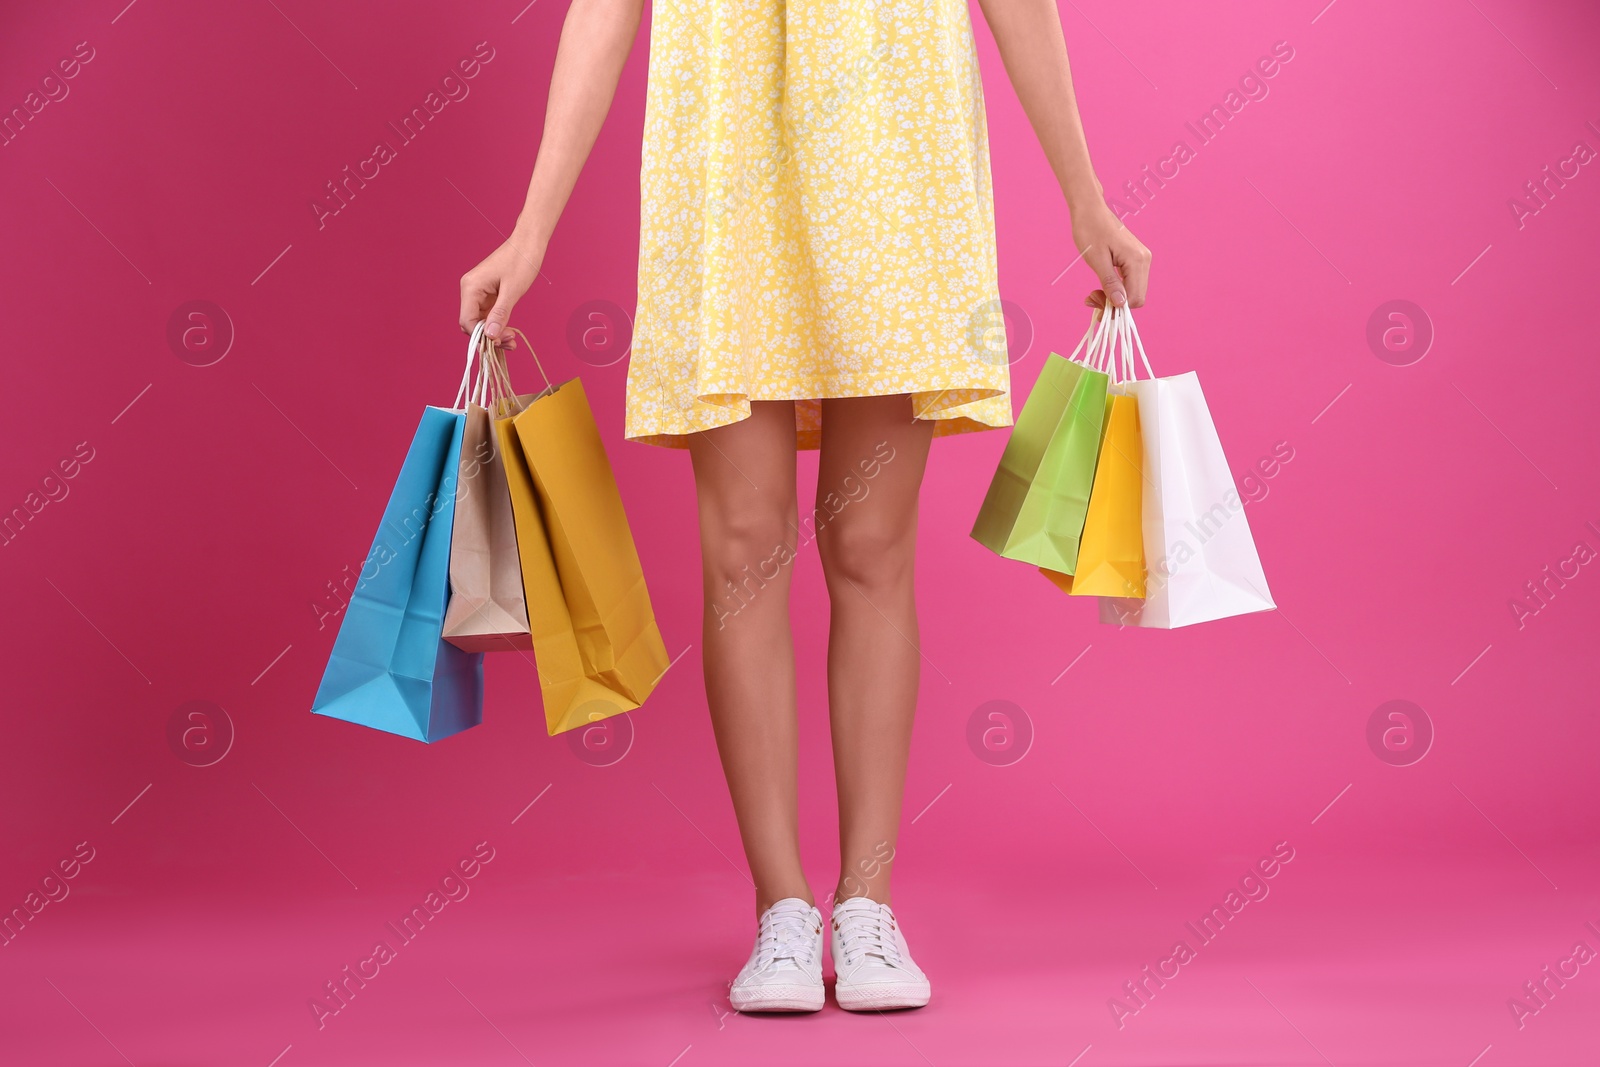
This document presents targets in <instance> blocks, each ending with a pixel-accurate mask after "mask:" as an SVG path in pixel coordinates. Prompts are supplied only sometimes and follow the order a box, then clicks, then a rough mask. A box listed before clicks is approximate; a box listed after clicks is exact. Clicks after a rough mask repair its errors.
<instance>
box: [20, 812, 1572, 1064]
mask: <svg viewBox="0 0 1600 1067" xmlns="http://www.w3.org/2000/svg"><path fill="white" fill-rule="evenodd" d="M1335 810H1337V809H1335ZM1329 817H1331V815H1330V816H1329ZM518 829H520V830H522V831H523V833H522V834H521V835H518V834H517V833H516V832H515V831H513V832H512V833H511V834H508V835H507V836H506V838H505V840H504V842H503V844H502V846H501V847H500V849H498V850H497V856H496V858H497V859H498V858H499V857H500V855H502V854H507V853H511V852H513V851H514V850H517V849H519V848H526V847H528V845H529V843H530V842H531V841H533V840H535V839H536V838H537V836H538V833H537V830H536V829H535V828H532V827H526V826H521V827H519V828H518ZM684 829H685V831H686V834H687V832H688V827H684ZM517 836H522V837H523V840H522V841H521V842H517V841H516V840H515V838H516V837H517ZM696 843H697V842H696V841H694V840H691V839H690V838H689V837H688V836H686V838H685V841H684V846H685V847H686V848H692V847H694V845H695V844H696ZM698 843H699V844H700V845H702V846H704V844H705V843H704V842H698ZM707 847H708V846H707ZM1249 861H1250V858H1247V857H1242V856H1241V857H1238V862H1237V863H1235V864H1233V865H1232V866H1236V867H1238V868H1240V871H1239V872H1238V873H1242V871H1243V868H1244V865H1245V864H1246V863H1248V862H1249ZM504 866H506V867H509V866H510V865H504ZM1542 866H1543V869H1544V870H1545V871H1546V872H1547V873H1549V874H1551V875H1552V876H1555V877H1556V879H1557V881H1558V882H1561V883H1562V885H1561V888H1560V889H1556V888H1553V887H1552V885H1551V884H1550V883H1548V882H1547V881H1545V879H1544V878H1543V877H1542V876H1541V875H1540V874H1539V873H1537V872H1536V871H1535V870H1534V869H1533V868H1532V867H1531V866H1530V865H1529V864H1528V863H1526V862H1524V860H1523V859H1521V858H1519V857H1518V856H1517V854H1516V853H1515V851H1514V850H1513V849H1512V848H1511V847H1509V846H1507V847H1505V848H1504V849H1503V850H1501V851H1498V852H1497V851H1495V850H1493V849H1487V850H1486V854H1485V856H1484V857H1483V860H1482V862H1479V863H1477V864H1474V865H1470V866H1468V865H1461V864H1453V865H1443V864H1440V863H1436V862H1405V861H1400V862H1397V863H1395V864H1394V865H1392V866H1389V867H1387V868H1382V869H1374V868H1371V867H1368V868H1366V869H1358V868H1352V867H1350V866H1347V865H1346V864H1344V863H1343V862H1340V861H1337V860H1334V859H1331V858H1329V857H1327V856H1323V855H1320V854H1319V853H1318V851H1317V843H1316V828H1315V827H1309V826H1308V827H1306V832H1305V833H1304V834H1303V835H1302V843H1301V845H1300V846H1299V847H1298V848H1297V850H1296V856H1295V859H1294V860H1293V861H1292V862H1291V863H1290V864H1288V865H1287V866H1284V867H1283V868H1282V869H1281V870H1280V871H1279V872H1278V874H1277V876H1276V877H1275V878H1273V879H1272V880H1270V881H1269V882H1267V885H1268V886H1269V887H1270V891H1269V893H1268V895H1267V896H1266V897H1265V898H1263V899H1261V900H1258V901H1254V902H1252V903H1249V904H1248V905H1246V906H1245V907H1244V908H1243V910H1242V911H1240V912H1239V914H1238V915H1237V916H1236V917H1235V918H1234V919H1233V920H1232V922H1231V923H1230V924H1229V926H1228V928H1227V929H1226V930H1224V932H1223V933H1222V934H1221V935H1220V936H1219V937H1218V938H1217V939H1216V940H1215V941H1213V942H1212V943H1210V944H1207V945H1204V946H1203V947H1199V948H1198V950H1197V952H1196V953H1195V956H1194V958H1193V959H1191V960H1190V961H1189V962H1188V963H1187V964H1185V965H1183V966H1182V967H1181V968H1180V969H1179V971H1178V974H1177V976H1176V977H1174V978H1172V979H1171V980H1170V981H1168V983H1167V984H1166V986H1165V987H1164V988H1161V989H1160V990H1159V991H1158V992H1157V993H1156V994H1155V995H1154V996H1153V997H1151V998H1149V1000H1148V1001H1147V1003H1146V1004H1145V1005H1144V1006H1143V1007H1142V1008H1140V1010H1139V1011H1137V1013H1135V1014H1132V1015H1129V1016H1126V1017H1125V1018H1124V1019H1123V1023H1124V1025H1123V1026H1122V1027H1121V1028H1119V1027H1118V1025H1117V1024H1116V1022H1115V1021H1114V1016H1113V1014H1112V1012H1111V1010H1110V1009H1109V1007H1108V1006H1107V1002H1108V1000H1109V999H1110V998H1112V997H1115V996H1119V995H1120V996H1122V997H1123V1002H1124V1003H1125V1004H1127V1005H1129V1006H1130V1007H1131V1006H1133V1002H1132V1001H1131V1000H1129V999H1128V998H1127V997H1126V996H1125V995H1124V991H1123V983H1124V982H1127V981H1129V980H1132V979H1137V978H1139V977H1140V970H1141V968H1142V967H1143V966H1144V965H1145V964H1147V963H1148V964H1151V965H1155V964H1156V962H1157V960H1158V959H1159V958H1160V957H1164V956H1167V955H1168V954H1169V952H1170V950H1171V946H1172V943H1173V942H1174V941H1176V940H1178V939H1180V938H1181V939H1184V940H1186V941H1188V942H1189V943H1190V944H1191V946H1192V947H1193V946H1198V945H1200V942H1199V941H1198V940H1197V939H1196V938H1194V937H1193V936H1192V935H1191V933H1190V932H1189V931H1188V930H1187V928H1186V927H1185V923H1186V922H1187V921H1190V920H1196V921H1197V920H1198V918H1199V916H1200V914H1201V913H1202V912H1204V911H1205V910H1206V909H1207V906H1208V905H1209V904H1210V903H1213V902H1214V901H1216V900H1217V899H1219V898H1220V897H1221V896H1222V894H1223V893H1225V892H1226V889H1227V888H1228V886H1229V885H1230V884H1231V883H1232V882H1233V881H1234V880H1235V879H1236V877H1237V874H1235V873H1233V872H1232V868H1231V867H1224V866H1223V865H1221V864H1219V865H1217V866H1216V869H1215V871H1214V872H1209V873H1210V874H1211V875H1212V876H1210V877H1208V876H1206V874H1205V873H1202V872H1190V874H1191V877H1189V878H1187V879H1183V880H1175V881H1171V882H1168V881H1167V880H1166V879H1163V880H1162V883H1161V885H1160V888H1159V889H1154V888H1152V886H1151V885H1150V884H1149V883H1148V882H1146V881H1144V880H1143V878H1142V877H1141V876H1140V875H1139V874H1137V873H1136V872H1135V871H1134V870H1133V869H1131V868H1130V867H1127V866H1123V867H1122V869H1121V870H1117V869H1115V868H1112V867H1107V868H1103V869H1102V870H1101V871H1100V872H1099V873H1098V874H1097V875H1096V876H1095V877H1094V878H1093V879H1092V880H1082V881H1074V880H1072V879H1070V878H1069V879H1063V881H1062V882H1061V883H1060V884H1054V885H1047V884H1039V881H1038V879H1030V880H1028V881H1022V880H1016V879H1012V878H1010V877H1008V876H1007V873H1006V872H1005V871H1003V870H996V871H995V872H994V876H993V877H992V878H988V879H976V880H974V881H973V882H971V883H967V884H962V885H953V884H949V883H941V882H934V881H911V882H910V884H908V885H907V887H906V888H905V889H904V890H903V893H902V895H903V897H904V900H903V901H902V903H901V905H900V913H901V915H902V918H903V921H904V922H905V924H906V926H907V928H908V930H909V932H910V934H911V937H912V939H913V947H914V949H915V950H916V952H917V954H918V956H919V958H920V962H921V963H922V964H923V965H924V967H925V968H926V969H927V970H928V971H929V973H930V976H931V977H932V980H933V983H934V990H935V993H934V1000H933V1003H932V1004H931V1005H930V1006H929V1007H928V1008H926V1009H924V1010H921V1011H917V1012H911V1013H897V1014H881V1013H880V1014H876V1015H867V1016H855V1015H850V1014H847V1013H845V1012H842V1011H840V1010H838V1009H837V1008H835V1007H834V1006H833V1005H832V1003H831V1002H830V1004H829V1006H828V1007H827V1008H826V1009H824V1011H823V1012H822V1013H821V1014H819V1015H815V1016H794V1017H786V1016H761V1017H746V1016H739V1015H735V1014H732V1013H730V1011H729V1009H728V1007H727V1000H726V996H725V983H726V981H727V980H728V979H729V978H730V977H731V975H732V974H733V971H734V970H735V969H736V967H737V965H738V964H739V963H740V962H741V961H742V958H743V956H744V954H745V952H746V951H747V950H748V944H747V938H748V934H749V916H748V915H747V914H746V913H745V910H744V907H745V904H744V900H745V898H744V892H743V886H742V883H741V882H740V881H739V880H737V879H736V878H735V876H734V874H733V872H731V871H729V870H728V869H727V868H726V867H724V868H723V870H722V872H720V873H718V872H715V871H712V872H710V873H708V874H707V875H705V876H703V877H701V878H699V879H696V880H690V879H672V880H664V881H661V882H658V883H651V884H648V885H647V886H645V885H641V883H640V881H639V880H637V879H622V878H618V879H610V880H604V881H601V880H594V879H584V878H577V877H569V878H548V877H547V878H538V877H533V878H524V877H522V876H520V875H519V874H518V872H517V871H516V870H511V869H496V867H495V865H494V864H493V863H491V864H489V865H488V866H486V867H484V868H483V869H482V870H481V872H480V873H479V875H478V877H477V878H476V879H474V880H473V881H472V882H470V883H468V884H469V886H470V892H469V895H468V896H466V897H465V898H464V899H462V900H460V901H458V902H454V903H451V904H448V905H446V906H445V908H444V909H443V911H441V912H440V914H439V915H438V916H437V918H436V919H435V920H434V921H433V922H434V924H433V925H432V926H430V928H429V929H427V930H425V931H424V932H423V934H422V935H420V936H419V937H418V939H417V940H416V941H415V942H414V943H411V944H407V945H404V946H403V947H400V948H399V949H398V951H397V953H396V954H395V956H394V958H392V959H391V960H390V961H389V962H388V963H387V964H385V965H383V966H381V967H379V968H378V973H377V975H376V976H375V977H373V978H371V980H370V981H368V982H367V984H366V985H365V986H364V987H359V988H356V987H354V986H350V987H349V988H353V989H354V992H353V993H351V994H350V995H349V996H348V997H347V998H346V1001H345V1004H344V1006H343V1007H342V1008H341V1009H340V1010H339V1011H338V1012H337V1013H335V1014H328V1015H325V1016H324V1017H323V1019H322V1023H323V1025H322V1027H321V1028H320V1029H319V1027H318V1024H317V1018H316V1016H315V1014H314V1013H313V1011H312V1010H311V1008H310V1007H309V1006H308V1002H309V1001H310V999H311V997H312V996H313V995H315V994H317V993H319V992H322V991H323V990H322V986H323V983H325V982H327V981H329V980H331V979H335V978H338V977H339V976H340V973H339V972H340V970H341V968H342V967H344V965H346V964H351V965H355V964H357V963H358V961H359V960H360V958H362V957H366V956H368V955H370V953H371V951H372V950H371V947H370V946H371V945H372V944H373V943H374V942H375V941H377V940H378V939H380V938H382V939H385V940H387V941H388V942H389V943H390V944H391V945H397V944H398V943H399V942H398V938H396V937H395V936H394V934H393V932H392V931H391V930H390V929H389V928H388V927H386V925H385V924H386V923H387V922H388V921H389V920H390V919H391V918H398V916H399V915H400V914H402V913H403V912H405V911H406V910H407V909H408V908H409V907H411V906H412V905H414V904H416V903H418V901H419V900H420V898H421V896H422V895H423V894H424V893H425V892H426V889H427V887H426V886H424V885H419V886H418V889H417V892H416V893H415V894H413V897H414V898H416V899H407V898H406V897H405V896H402V895H398V894H389V895H379V894H369V893H366V892H364V891H362V892H358V891H347V892H345V893H342V894H341V893H333V894H328V895H320V894H307V895H305V896H302V897H299V898H297V899H281V900H272V901H266V900H263V901H259V902H257V903H256V904H254V905H253V906H251V907H249V908H244V907H241V906H239V905H237V904H235V903H234V902H231V901H230V902H227V903H225V904H224V903H218V902H216V901H210V900H207V899H206V898H204V897H189V896H180V895H174V897H173V898H171V899H169V900H166V901H151V900H124V899H116V898H112V897H108V896H104V895H96V894H94V893H93V892H92V891H89V890H88V888H87V887H85V890H84V891H83V892H79V893H75V894H73V895H72V896H70V897H68V898H67V899H66V900H65V901H63V902H61V903H60V904H56V905H51V906H50V908H59V909H60V910H62V911H67V910H70V911H71V912H73V915H72V916H71V919H70V921H59V922H57V921H53V920H57V919H65V917H64V916H57V915H51V914H50V910H49V908H47V909H46V911H45V913H43V914H42V915H41V916H40V917H39V919H38V920H36V927H37V928H36V929H30V930H29V931H27V933H26V934H25V935H24V937H23V938H21V939H19V940H18V941H17V942H16V943H15V944H13V945H12V946H11V947H10V948H9V949H8V950H7V951H6V954H5V956H4V970H3V972H0V995H3V997H4V1001H5V1003H6V1005H7V1012H6V1014H7V1025H6V1028H5V1030H6V1037H5V1045H6V1047H7V1048H8V1049H10V1051H9V1052H8V1053H7V1054H6V1056H5V1059H4V1062H6V1063H8V1064H24V1063H26V1064H30V1065H38V1067H50V1065H64V1067H65V1065H71V1067H89V1065H98V1064H108V1065H109V1064H119V1063H123V1062H128V1063H133V1064H137V1065H139V1067H181V1065H202V1064H204V1065H212V1064H224V1063H226V1064H255V1065H259V1067H266V1065H267V1064H269V1063H277V1064H281V1065H283V1067H299V1065H310V1064H329V1065H334V1064H358V1063H359V1064H366V1063H373V1064H391V1065H404V1064H430V1065H431V1064H507V1065H509V1064H517V1063H534V1064H565V1063H585V1064H591V1063H593V1064H658V1065H662V1067H665V1065H667V1064H681V1065H685V1067H688V1065H698V1064H740V1063H753V1062H760V1063H773V1064H811V1063H824V1062H827V1063H843V1064H866V1063H871V1064H881V1065H891V1064H937V1065H943V1064H979V1063H982V1064H1062V1065H1065V1064H1070V1063H1076V1064H1081V1065H1083V1067H1096V1065H1100V1064H1143V1065H1156V1064H1162V1065H1166V1064H1263V1065H1301V1064H1305V1065H1316V1064H1337V1065H1341V1067H1342V1065H1346V1064H1367V1065H1379V1064H1384V1065H1390V1064H1393V1065H1399V1064H1408V1065H1409V1064H1417V1065H1425V1064H1426V1065H1433V1064H1446V1065H1449V1064H1454V1065H1459V1067H1467V1065H1468V1064H1481V1065H1483V1067H1508V1065H1519V1064H1520V1065H1549V1067H1557V1065H1566V1064H1572V1065H1578V1064H1594V1063H1596V1062H1600V977H1591V976H1590V975H1589V974H1588V971H1589V970H1590V969H1591V968H1590V967H1588V966H1584V965H1581V964H1578V963H1566V964H1563V963H1562V961H1563V960H1565V959H1567V958H1568V957H1570V956H1572V954H1573V946H1574V944H1575V943H1576V942H1580V941H1581V942H1584V943H1586V944H1587V945H1590V946H1596V945H1600V933H1597V932H1596V930H1595V928H1594V927H1593V926H1586V925H1585V920H1586V919H1587V921H1588V922H1590V923H1594V924H1595V925H1600V907H1597V906H1596V903H1595V902H1596V896H1595V894H1594V892H1593V890H1594V888H1595V886H1596V877H1595V876H1596V874H1597V868H1596V865H1595V863H1594V859H1593V855H1592V853H1591V854H1590V855H1589V856H1586V857H1580V856H1578V855H1571V856H1566V857H1558V858H1556V859H1555V860H1553V861H1552V860H1551V859H1550V858H1548V857H1546V858H1545V863H1544V864H1543V865H1542ZM84 877H85V880H87V875H85V876H84ZM1584 886H1586V887H1587V892H1585V890H1584V888H1583V887H1584ZM1424 902H1425V903H1424ZM48 927H53V929H52V928H48ZM1547 964H1548V965H1550V967H1551V968H1552V970H1555V969H1557V968H1561V967H1565V969H1566V970H1567V973H1568V974H1569V975H1570V974H1571V972H1572V971H1573V969H1574V968H1576V970H1577V974H1576V975H1575V976H1574V977H1570V978H1569V979H1567V980H1566V982H1565V985H1564V986H1557V985H1556V984H1555V982H1554V981H1552V980H1549V979H1544V976H1543V974H1542V971H1541V968H1543V967H1544V966H1545V965H1547ZM367 973H369V974H370V973H371V970H370V968H369V969H368V970H367ZM1168 973H1170V966H1169V967H1168ZM1541 979H1542V980H1544V981H1545V982H1546V989H1548V990H1552V991H1553V992H1552V993H1551V995H1549V996H1548V997H1547V998H1546V1001H1545V1003H1544V1005H1543V1006H1541V1007H1540V1008H1539V1010H1538V1011H1537V1012H1536V1013H1534V1014H1531V1015H1527V1016H1525V1017H1524V1018H1523V1020H1522V1022H1523V1026H1522V1028H1521V1029H1519V1028H1518V1026H1517V1023H1516V1019H1515V1017H1514V1016H1513V1014H1512V1012H1511V1011H1510V1009H1509V1008H1508V1007H1507V1001H1508V999H1510V998H1512V997H1519V996H1520V997H1522V998H1523V1000H1524V1002H1525V1003H1527V1004H1528V1005H1529V1006H1537V1005H1536V1002H1533V1001H1531V1000H1529V999H1528V998H1527V997H1526V994H1525V992H1524V991H1523V988H1522V987H1523V983H1524V982H1526V981H1537V980H1541ZM275 1057H278V1058H277V1059H275Z"/></svg>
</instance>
